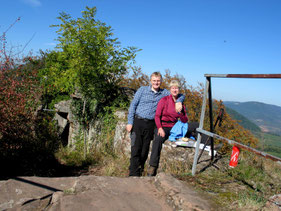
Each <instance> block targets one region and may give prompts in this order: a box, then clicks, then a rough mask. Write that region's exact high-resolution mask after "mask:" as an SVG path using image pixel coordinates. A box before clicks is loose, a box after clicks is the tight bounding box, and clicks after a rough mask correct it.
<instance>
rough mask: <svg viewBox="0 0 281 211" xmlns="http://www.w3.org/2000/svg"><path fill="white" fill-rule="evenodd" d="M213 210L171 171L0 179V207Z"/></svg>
mask: <svg viewBox="0 0 281 211" xmlns="http://www.w3.org/2000/svg"><path fill="white" fill-rule="evenodd" d="M8 209H11V210H50V211H51V210H52V211H68V210H69V211H72V210H73V211H77V210H83V211H87V210H89V211H90V210H103V211H107V210H108V211H111V210H136V211H138V210H139V211H143V210H147V211H150V210H151V211H157V210H159V211H160V210H165V211H169V210H171V211H172V210H198V211H199V210H215V209H213V208H212V205H211V204H210V203H209V202H208V200H206V199H204V197H202V196H201V195H198V193H196V192H195V191H194V190H192V189H191V188H190V187H188V186H187V185H186V184H184V183H182V182H181V181H179V180H177V179H175V178H173V177H172V176H170V175H165V174H163V173H160V174H159V175H158V176H156V177H155V178H154V177H141V178H137V177H127V178H117V177H98V176H80V177H66V178H39V177H18V178H15V179H9V180H7V181H1V182H0V210H8Z"/></svg>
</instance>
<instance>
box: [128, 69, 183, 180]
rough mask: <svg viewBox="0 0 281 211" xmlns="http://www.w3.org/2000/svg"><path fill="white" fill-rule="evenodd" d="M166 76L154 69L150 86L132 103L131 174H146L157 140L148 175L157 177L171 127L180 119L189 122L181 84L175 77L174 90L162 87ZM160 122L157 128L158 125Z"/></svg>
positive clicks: (142, 89)
mask: <svg viewBox="0 0 281 211" xmlns="http://www.w3.org/2000/svg"><path fill="white" fill-rule="evenodd" d="M161 82H162V76H161V74H160V73H159V72H154V73H152V74H151V76H150V83H151V85H150V86H142V87H140V88H139V89H138V90H137V92H136V94H135V96H134V99H133V100H132V102H131V105H130V108H129V114H128V124H127V126H126V130H127V131H128V132H131V159H130V167H129V170H130V173H129V176H142V172H143V170H144V165H145V162H146V159H147V157H148V152H149V146H150V142H151V140H153V137H154V140H153V144H152V151H151V156H150V161H149V165H150V167H149V169H148V174H147V175H148V176H155V175H156V173H157V168H158V165H159V160H160V153H161V149H162V144H163V143H164V141H165V140H166V139H168V137H169V135H170V130H171V129H172V127H173V126H174V125H175V123H176V122H177V121H178V119H179V118H180V120H181V121H182V122H183V123H186V122H187V120H188V119H187V115H186V110H185V107H184V106H183V102H184V99H185V96H184V95H181V94H179V88H180V84H179V82H178V81H177V80H172V81H171V82H170V84H169V87H170V91H168V90H166V89H160V85H161ZM155 125H156V128H155Z"/></svg>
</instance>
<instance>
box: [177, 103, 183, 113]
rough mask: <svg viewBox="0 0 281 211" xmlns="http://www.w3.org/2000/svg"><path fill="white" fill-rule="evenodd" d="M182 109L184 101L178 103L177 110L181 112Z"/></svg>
mask: <svg viewBox="0 0 281 211" xmlns="http://www.w3.org/2000/svg"><path fill="white" fill-rule="evenodd" d="M181 110H182V103H181V102H177V103H176V112H177V113H180V112H181Z"/></svg>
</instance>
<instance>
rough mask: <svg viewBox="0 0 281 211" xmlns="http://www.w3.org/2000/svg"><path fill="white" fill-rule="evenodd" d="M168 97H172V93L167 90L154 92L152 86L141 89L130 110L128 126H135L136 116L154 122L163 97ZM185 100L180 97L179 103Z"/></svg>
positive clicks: (182, 96)
mask: <svg viewBox="0 0 281 211" xmlns="http://www.w3.org/2000/svg"><path fill="white" fill-rule="evenodd" d="M168 95H170V91H168V90H167V89H160V90H159V91H158V92H154V91H152V90H151V86H142V87H140V88H139V89H138V90H137V92H136V94H135V96H134V99H133V100H132V102H131V105H130V108H129V114H128V124H131V125H132V124H133V122H134V116H135V115H138V116H139V117H142V118H145V119H150V120H153V119H154V116H155V112H156V108H157V104H158V102H159V101H160V100H161V98H162V97H165V96H168ZM184 99H185V96H184V95H180V97H179V98H178V99H177V102H183V101H184Z"/></svg>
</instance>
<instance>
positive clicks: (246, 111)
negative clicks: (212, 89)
mask: <svg viewBox="0 0 281 211" xmlns="http://www.w3.org/2000/svg"><path fill="white" fill-rule="evenodd" d="M224 104H225V105H226V106H227V107H229V108H231V109H233V110H235V111H237V112H238V113H240V114H242V115H243V116H245V117H246V118H248V119H249V120H251V121H252V122H253V123H255V124H256V125H258V126H259V127H260V129H261V130H262V131H263V132H269V133H273V134H277V135H281V107H279V106H276V105H270V104H265V103H260V102H233V101H226V102H224Z"/></svg>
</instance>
